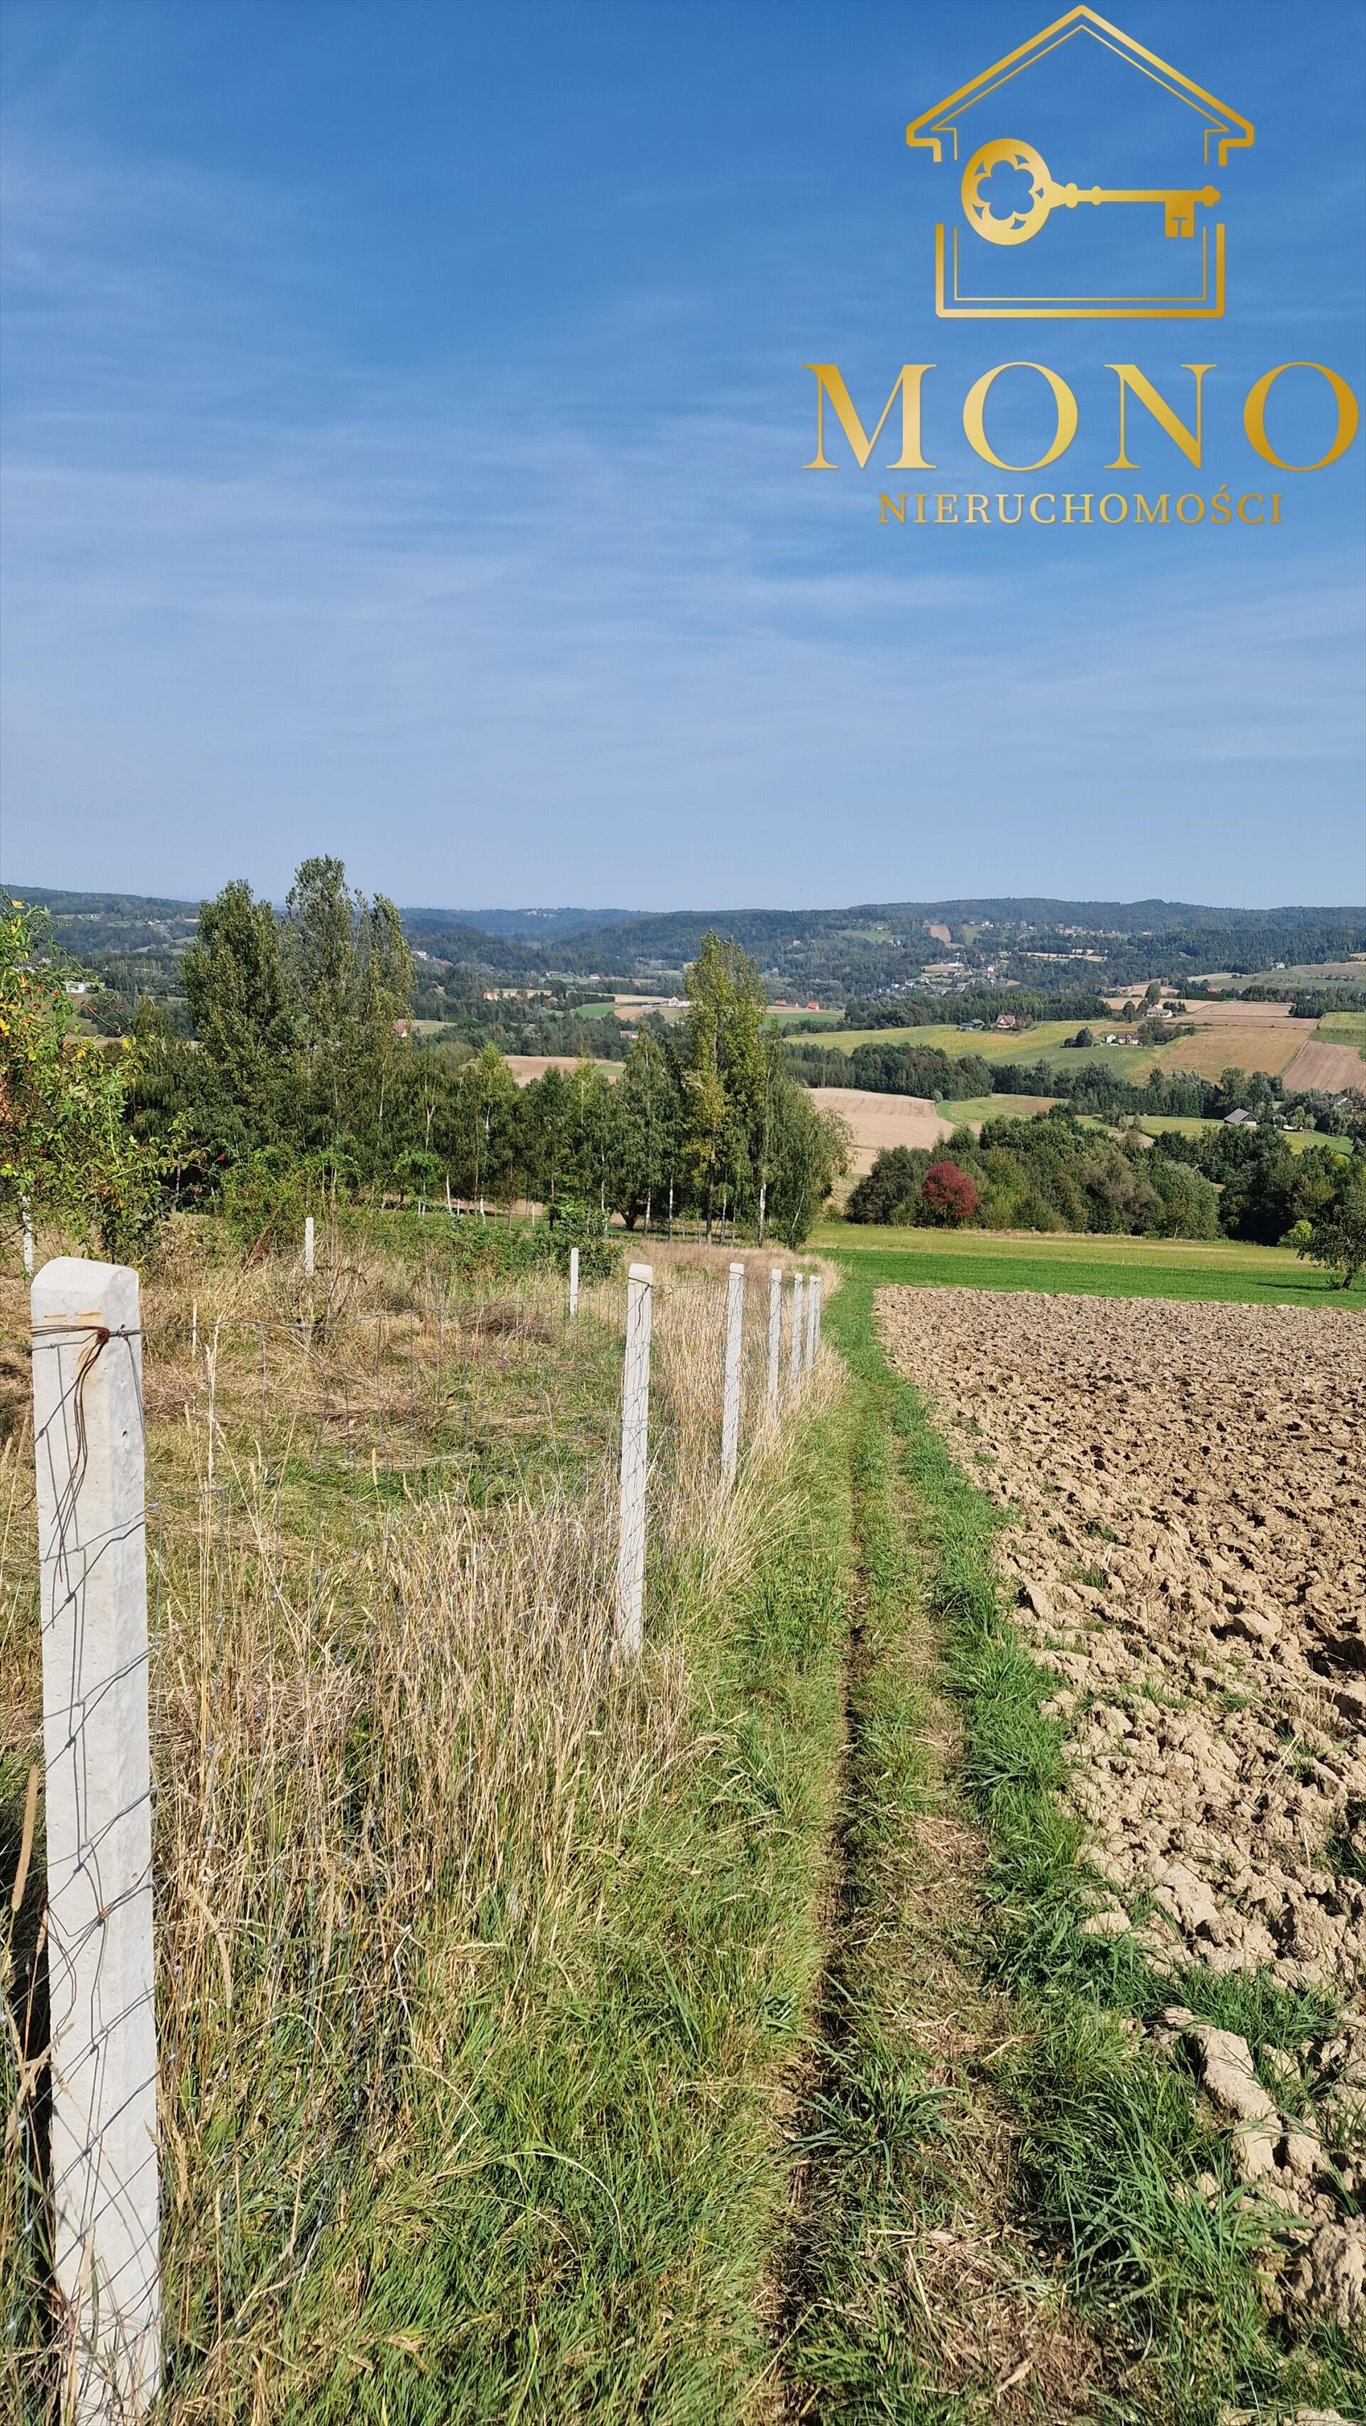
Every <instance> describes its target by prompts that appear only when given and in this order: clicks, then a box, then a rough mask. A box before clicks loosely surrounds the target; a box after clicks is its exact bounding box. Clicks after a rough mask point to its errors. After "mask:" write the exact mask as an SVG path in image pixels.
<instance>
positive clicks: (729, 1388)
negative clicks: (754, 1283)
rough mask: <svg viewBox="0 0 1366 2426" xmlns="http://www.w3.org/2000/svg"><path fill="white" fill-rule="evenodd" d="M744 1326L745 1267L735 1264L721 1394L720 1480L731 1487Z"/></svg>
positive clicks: (736, 1456) (729, 1286)
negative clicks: (723, 1381)
mask: <svg viewBox="0 0 1366 2426" xmlns="http://www.w3.org/2000/svg"><path fill="white" fill-rule="evenodd" d="M744 1329H745V1267H744V1265H743V1264H732V1265H731V1267H730V1277H729V1279H728V1280H727V1283H726V1373H725V1383H724V1386H723V1389H722V1395H721V1480H722V1482H723V1483H724V1484H725V1486H726V1488H727V1490H729V1488H730V1486H731V1484H732V1483H733V1482H734V1480H735V1469H736V1467H737V1466H738V1464H739V1462H740V1351H741V1348H742V1346H743V1342H744Z"/></svg>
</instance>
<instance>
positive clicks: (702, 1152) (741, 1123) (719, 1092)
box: [682, 933, 772, 1239]
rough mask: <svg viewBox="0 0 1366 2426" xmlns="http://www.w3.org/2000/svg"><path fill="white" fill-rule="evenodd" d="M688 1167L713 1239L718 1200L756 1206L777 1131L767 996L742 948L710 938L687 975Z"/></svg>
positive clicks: (738, 1206) (685, 1154)
mask: <svg viewBox="0 0 1366 2426" xmlns="http://www.w3.org/2000/svg"><path fill="white" fill-rule="evenodd" d="M684 983H685V986H686V989H687V995H688V1006H689V1007H688V1023H687V1037H686V1047H685V1058H684V1074H683V1098H684V1129H683V1155H682V1160H683V1167H684V1171H685V1174H686V1176H687V1178H688V1180H689V1182H690V1184H691V1186H692V1187H693V1189H694V1190H695V1192H696V1195H697V1199H698V1202H699V1204H700V1206H701V1208H702V1212H703V1215H704V1218H705V1220H706V1225H707V1237H708V1239H710V1238H711V1237H712V1235H713V1231H714V1224H715V1215H716V1206H717V1201H718V1198H721V1199H723V1201H725V1202H726V1203H727V1204H733V1205H734V1207H735V1209H736V1211H737V1212H739V1211H741V1210H742V1209H743V1210H746V1211H747V1210H749V1209H751V1208H752V1206H753V1205H754V1204H755V1203H757V1198H758V1191H759V1188H760V1186H761V1185H763V1184H764V1177H765V1175H764V1172H763V1169H762V1165H763V1157H764V1139H765V1135H766V1133H767V1131H768V1130H769V1129H770V1128H771V1121H772V1103H771V1079H770V1071H769V1064H768V1062H767V1059H766V1056H765V1050H764V1036H763V1022H764V1014H765V1002H764V990H763V984H762V981H761V979H760V976H759V970H758V967H757V964H756V963H755V962H754V961H753V960H751V959H750V957H749V954H748V953H747V952H743V951H741V949H740V947H739V945H738V944H736V943H734V942H732V941H730V940H727V941H725V942H722V940H721V938H720V937H719V936H717V935H714V934H711V933H708V934H706V935H704V936H703V938H702V945H701V949H700V951H699V953H698V956H697V958H696V960H695V961H694V962H693V963H692V965H691V966H690V967H689V968H688V970H687V971H686V972H685V978H684Z"/></svg>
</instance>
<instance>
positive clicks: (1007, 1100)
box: [934, 1095, 1058, 1127]
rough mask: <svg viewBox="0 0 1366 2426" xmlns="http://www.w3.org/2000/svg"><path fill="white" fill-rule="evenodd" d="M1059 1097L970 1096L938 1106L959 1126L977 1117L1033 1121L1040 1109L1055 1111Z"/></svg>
mask: <svg viewBox="0 0 1366 2426" xmlns="http://www.w3.org/2000/svg"><path fill="white" fill-rule="evenodd" d="M1057 1100H1058V1098H1057V1096H1056V1095H967V1096H964V1097H962V1098H961V1099H960V1100H958V1101H957V1102H954V1103H940V1104H936V1105H935V1107H934V1108H935V1110H936V1112H937V1113H938V1114H939V1117H940V1119H941V1120H951V1121H952V1122H953V1123H954V1126H955V1127H958V1126H960V1125H961V1123H962V1122H964V1121H973V1120H977V1121H981V1120H1030V1119H1032V1118H1033V1116H1034V1114H1035V1113H1036V1112H1051V1111H1052V1109H1053V1106H1054V1104H1055V1103H1056V1102H1057Z"/></svg>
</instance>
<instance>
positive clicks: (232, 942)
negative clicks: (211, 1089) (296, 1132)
mask: <svg viewBox="0 0 1366 2426" xmlns="http://www.w3.org/2000/svg"><path fill="white" fill-rule="evenodd" d="M185 996H186V1000H187V1002H188V1004H189V1008H190V1017H191V1019H192V1020H193V1022H194V1028H195V1034H196V1036H197V1037H198V1040H199V1044H200V1048H201V1051H202V1052H203V1054H204V1055H205V1056H206V1057H207V1059H208V1062H209V1064H210V1065H211V1067H212V1068H213V1069H214V1071H215V1072H216V1073H217V1075H218V1077H219V1078H220V1079H221V1080H222V1083H223V1085H224V1087H225V1088H226V1090H227V1093H228V1095H229V1097H230V1098H231V1100H232V1102H233V1103H234V1104H235V1105H236V1106H237V1108H238V1110H239V1112H240V1114H241V1117H242V1121H243V1124H244V1126H245V1128H246V1131H247V1133H248V1134H249V1136H250V1137H252V1138H253V1139H254V1140H256V1141H258V1142H264V1141H266V1140H268V1139H270V1138H272V1137H275V1136H277V1135H279V1133H280V1132H281V1131H282V1129H284V1128H285V1127H286V1126H288V1124H289V1121H290V1117H291V1112H292V1110H293V1108H294V1107H293V1106H292V1105H291V1103H290V1101H289V1085H290V1080H291V1077H292V1075H293V1072H294V1064H295V1053H296V1048H297V1043H298V1025H297V1020H296V1016H295V1012H294V1008H293V1006H292V1004H291V1002H290V1000H289V992H288V988H287V985H286V981H285V971H284V963H283V959H282V955H281V950H280V927H279V921H278V919H277V918H276V915H275V912H274V910H273V909H272V908H271V906H270V903H269V902H268V901H257V900H255V899H254V897H253V895H252V890H251V886H250V885H249V884H244V883H241V882H240V881H237V882H234V883H232V884H226V885H224V887H223V890H222V892H221V893H218V894H215V896H214V898H213V900H212V901H205V902H202V903H201V904H200V910H199V925H198V930H197V933H196V936H195V940H194V942H193V943H192V945H191V946H190V949H189V951H188V952H187V953H186V955H185Z"/></svg>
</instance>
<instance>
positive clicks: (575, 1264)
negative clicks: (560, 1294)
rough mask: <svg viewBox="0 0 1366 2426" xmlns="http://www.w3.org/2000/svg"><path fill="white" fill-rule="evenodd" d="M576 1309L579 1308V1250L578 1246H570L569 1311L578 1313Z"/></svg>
mask: <svg viewBox="0 0 1366 2426" xmlns="http://www.w3.org/2000/svg"><path fill="white" fill-rule="evenodd" d="M578 1310H579V1250H578V1248H577V1247H571V1248H570V1250H569V1311H570V1313H571V1314H577V1313H578Z"/></svg>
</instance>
